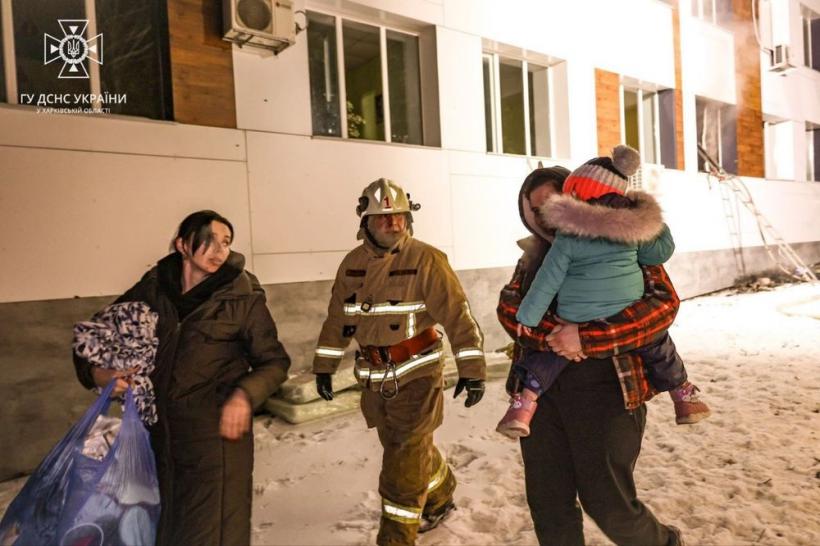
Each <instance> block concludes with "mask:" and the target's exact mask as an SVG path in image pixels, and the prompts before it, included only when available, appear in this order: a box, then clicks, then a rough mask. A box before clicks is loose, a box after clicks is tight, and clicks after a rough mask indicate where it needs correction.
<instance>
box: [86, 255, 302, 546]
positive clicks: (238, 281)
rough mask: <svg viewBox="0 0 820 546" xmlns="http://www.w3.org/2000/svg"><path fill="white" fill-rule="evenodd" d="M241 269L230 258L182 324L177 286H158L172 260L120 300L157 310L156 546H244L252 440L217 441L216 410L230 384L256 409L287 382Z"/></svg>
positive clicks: (257, 291)
mask: <svg viewBox="0 0 820 546" xmlns="http://www.w3.org/2000/svg"><path fill="white" fill-rule="evenodd" d="M244 263H245V259H244V257H242V255H241V254H237V253H234V252H232V253H231V254H230V256H229V257H228V260H227V262H226V263H225V264H224V265H223V268H226V269H225V270H224V271H223V270H220V272H219V273H221V277H220V278H222V279H224V281H225V282H224V283H222V284H221V285H219V286H215V287H214V289H213V291H212V292H211V293H210V294H209V295H208V296H207V297H206V298H203V300H204V301H203V302H202V303H200V304H199V305H198V306H197V307H196V308H195V309H193V311H191V312H190V313H189V314H187V315H186V316H185V317H184V318H182V319H181V320H180V318H179V313H178V311H177V306H175V305H174V299H173V298H174V294H173V288H170V287H168V286H167V284H168V283H166V282H163V278H165V277H167V272H168V270H169V269H170V270H171V271H172V272H174V274H176V271H178V270H179V256H178V255H176V254H171V255H169V256H167V257H166V258H164V259H163V260H161V261H160V262H159V263H158V264H157V266H156V267H154V268H153V269H151V270H150V271H149V272H148V273H146V274H145V276H144V277H143V278H142V280H140V281H139V282H138V283H137V284H136V285H135V286H134V287H133V288H131V289H130V290H128V291H127V292H126V293H125V294H123V295H122V296H121V297H120V298H118V299H117V302H123V301H142V302H145V303H147V304H148V305H149V306H150V307H151V308H152V309H153V310H154V311H156V312H157V313H158V314H159V323H158V327H157V331H158V337H159V348H158V351H157V357H156V368H155V370H154V372H153V373H152V374H151V379H152V381H153V383H154V386H155V388H156V394H157V413H158V417H159V421H158V423H157V424H156V425H154V426H152V427H150V428H149V431H150V433H151V444H152V447H153V449H154V454H155V456H156V460H157V472H158V474H159V483H160V496H161V501H162V517H161V520H160V525H159V529H158V532H157V544H158V545H181V544H196V545H197V546H208V545H213V546H217V545H231V546H234V545H242V544H248V543H249V542H250V517H251V498H252V470H253V435H252V434H251V433H248V434H245V435H244V436H243V438H242V439H240V440H238V441H228V440H225V439H223V438H222V437H221V436H220V434H219V423H220V417H221V408H222V405H223V404H224V402H225V401H226V400H227V398H228V397H229V396H230V395H231V393H232V392H233V391H234V389H236V388H241V389H243V390H244V391H245V392H246V393H247V394H248V397H249V398H250V400H251V404H252V405H253V407H254V408H257V407H259V406H260V405H261V404H262V403H263V402H264V401H265V399H266V398H267V397H268V396H270V395H271V394H272V393H273V392H274V391H275V390H276V389H277V388H278V387H279V385H280V384H281V383H282V382H284V380H285V379H286V378H287V370H288V368H289V367H290V358H289V357H288V355H287V353H286V352H285V349H284V348H283V347H282V344H281V343H280V342H279V340H278V335H277V331H276V325H275V324H274V322H273V319H272V317H271V315H270V312H269V311H268V308H267V306H266V305H265V292H264V291H263V289H262V287H261V286H260V284H259V282H258V281H257V279H256V278H255V277H254V276H253V275H252V274H251V273H249V272H247V271H245V270H244ZM175 268H176V269H175ZM163 270H164V271H165V273H166V275H163ZM226 272H227V274H226ZM176 297H177V298H178V297H179V294H176ZM74 363H75V367H76V370H77V376H78V378H79V380H80V382H81V383H82V384H83V385H84V386H86V387H88V388H92V387H93V386H94V381H93V378H92V376H91V365H90V364H89V363H88V362H86V361H84V360H81V359H79V358H77V357H75V359H74Z"/></svg>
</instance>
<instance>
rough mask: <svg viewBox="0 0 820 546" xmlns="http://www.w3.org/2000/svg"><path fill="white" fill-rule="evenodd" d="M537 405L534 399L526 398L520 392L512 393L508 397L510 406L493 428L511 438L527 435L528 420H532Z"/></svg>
mask: <svg viewBox="0 0 820 546" xmlns="http://www.w3.org/2000/svg"><path fill="white" fill-rule="evenodd" d="M537 407H538V404H537V403H536V401H535V400H528V399H527V398H523V397H522V396H521V395H520V394H515V395H513V397H512V398H510V408H509V409H508V410H507V413H506V414H504V417H503V418H502V419H501V421H499V423H498V426H497V427H495V430H496V431H497V432H500V433H501V434H503V435H504V436H506V437H508V438H512V439H513V440H515V439H517V438H523V437H525V436H529V435H530V421H532V416H533V414H534V413H535V408H537Z"/></svg>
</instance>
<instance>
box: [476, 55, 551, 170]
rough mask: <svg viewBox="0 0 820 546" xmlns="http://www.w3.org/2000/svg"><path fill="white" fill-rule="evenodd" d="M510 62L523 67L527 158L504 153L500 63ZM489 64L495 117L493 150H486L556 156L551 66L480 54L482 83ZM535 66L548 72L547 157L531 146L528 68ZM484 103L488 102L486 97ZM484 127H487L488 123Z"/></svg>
mask: <svg viewBox="0 0 820 546" xmlns="http://www.w3.org/2000/svg"><path fill="white" fill-rule="evenodd" d="M502 58H504V59H508V60H512V61H517V62H520V63H521V84H522V86H523V89H522V95H523V101H524V105H523V109H524V154H523V155H522V154H516V153H512V152H505V151H504V125H503V122H502V114H501V78H500V74H501V72H500V70H501V59H502ZM487 59H489V60H490V86H489V87H490V112H491V113H492V118H491V123H490V128H491V130H492V132H493V134H492V137H491V138H490V139H485V140H490V142H492V144H493V149H492V150H486V153H488V154H499V155H512V156H518V157H543V158H545V159H546V158H550V157H552V156H553V155H554V153H553V152H554V150H555V82H554V79H553V69H552V66H553V65H552V64H548V63H542V62H538V61H529V60H527V59H526V58H525V57H519V56H516V55H507V54H504V55H502V54H500V53H498V52H495V51H487V50H485V51H483V52H482V54H481V62H482V67H481V69H482V79H483V72H484V61H485V60H487ZM530 63H532V64H533V65H536V66H539V67H543V68H544V69H545V70H546V71H547V108H548V110H549V112H548V118H549V121H548V125H549V127H548V131H549V135H550V138H549V150H548V151H547V155H544V156H540V155H534V154H533V143H532V137H531V135H532V127H531V124H532V120H531V119H530V85H529V66H530ZM484 100H487V98H486V97H485V98H484ZM484 126H485V127H486V126H487V123H486V120H485V123H484Z"/></svg>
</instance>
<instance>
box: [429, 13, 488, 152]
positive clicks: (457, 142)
mask: <svg viewBox="0 0 820 546" xmlns="http://www.w3.org/2000/svg"><path fill="white" fill-rule="evenodd" d="M436 41H437V44H438V52H437V53H438V82H439V108H440V115H441V144H442V147H443V148H448V149H451V150H472V151H483V150H485V149H486V147H487V144H486V140H485V138H484V135H485V132H484V74H483V72H482V67H481V38H480V37H479V36H475V35H470V34H464V33H462V32H457V31H454V30H449V29H446V28H442V27H439V28H438V29H437V33H436Z"/></svg>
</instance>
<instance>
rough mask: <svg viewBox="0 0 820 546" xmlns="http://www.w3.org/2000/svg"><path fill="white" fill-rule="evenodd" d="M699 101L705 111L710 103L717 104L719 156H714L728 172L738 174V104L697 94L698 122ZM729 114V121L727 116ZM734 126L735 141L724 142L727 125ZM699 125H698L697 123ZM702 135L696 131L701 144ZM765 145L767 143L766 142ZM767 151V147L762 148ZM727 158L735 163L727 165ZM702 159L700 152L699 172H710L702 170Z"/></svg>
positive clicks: (696, 137)
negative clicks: (727, 155) (727, 153)
mask: <svg viewBox="0 0 820 546" xmlns="http://www.w3.org/2000/svg"><path fill="white" fill-rule="evenodd" d="M698 101H700V102H701V103H703V105H704V111H705V110H706V108H708V107H709V106H710V105H712V106H715V112H716V116H715V117H716V120H717V131H716V134H715V137H716V140H717V142H716V144H717V157H715V158H713V159H715V160H716V161H717V163H718V166H719V167H721V168H723V169H724V170H725V171H726V172H727V173H730V174H737V161H738V150H737V117H736V116H737V105H736V104H731V103H725V102H721V101H719V100H715V99H711V98H708V97H704V96H701V95H695V112H696V122H695V123H696V124H698V123H700V120H699V119H697V108H698ZM727 115H728V116H729V118H728V120H729V121H728V122H727V118H726V117H725V116H727ZM729 122H731V124H732V125H733V126H734V127H733V128H734V141H732V140H731V139H730V140H729V142H724V138H725V137H724V132H725V131H727V127H729V125H728V123H729ZM696 126H697V125H696ZM700 139H701V135H700V133H699V132H697V131H696V133H695V143H696V144H700ZM728 146H733V148H727V147H728ZM764 146H765V143H764ZM727 151H728V152H729V157H728V158H727V157H726V152H727ZM762 151H763V152H764V153H765V148H764V150H762ZM727 159H731V160H732V161H733V162H734V165H729V166H727V165H725V162H726V160H727ZM701 161H702V159H701V157H700V154H698V172H708V171H703V170H700V169H701V168H700V163H701Z"/></svg>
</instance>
